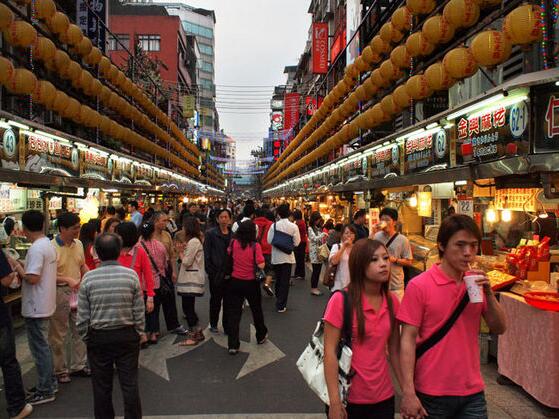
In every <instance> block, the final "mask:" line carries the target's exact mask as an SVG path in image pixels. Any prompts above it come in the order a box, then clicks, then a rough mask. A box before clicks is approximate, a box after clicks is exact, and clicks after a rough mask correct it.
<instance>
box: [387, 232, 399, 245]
mask: <svg viewBox="0 0 559 419" xmlns="http://www.w3.org/2000/svg"><path fill="white" fill-rule="evenodd" d="M398 234H400V233H398V232H396V234H394V235H393V236H392V237H390V239H389V240H388V241H387V242H386V244H385V246H386V248H387V249H388V248H389V247H390V245H391V244H392V242H393V241H394V240H395V239H396V237H398Z"/></svg>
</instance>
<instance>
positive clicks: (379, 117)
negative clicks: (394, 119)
mask: <svg viewBox="0 0 559 419" xmlns="http://www.w3.org/2000/svg"><path fill="white" fill-rule="evenodd" d="M371 116H372V117H373V119H374V120H375V121H376V122H378V123H381V122H387V121H390V119H391V117H390V115H388V114H387V113H386V112H385V111H384V109H382V106H381V104H380V103H377V104H376V105H375V106H373V107H372V108H371Z"/></svg>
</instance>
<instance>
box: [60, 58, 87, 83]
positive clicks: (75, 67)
mask: <svg viewBox="0 0 559 419" xmlns="http://www.w3.org/2000/svg"><path fill="white" fill-rule="evenodd" d="M81 71H82V68H81V66H80V65H79V64H78V63H77V62H75V61H70V64H68V67H66V70H65V71H63V72H61V73H60V77H62V78H63V79H66V80H76V79H77V78H78V77H79V76H80V74H81Z"/></svg>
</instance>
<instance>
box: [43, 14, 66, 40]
mask: <svg viewBox="0 0 559 419" xmlns="http://www.w3.org/2000/svg"><path fill="white" fill-rule="evenodd" d="M47 26H48V27H49V29H50V30H51V32H54V33H55V34H58V35H61V34H66V31H67V30H68V26H70V21H69V20H68V16H66V15H65V14H64V13H62V12H56V13H55V14H54V15H52V17H51V18H50V19H49V20H47Z"/></svg>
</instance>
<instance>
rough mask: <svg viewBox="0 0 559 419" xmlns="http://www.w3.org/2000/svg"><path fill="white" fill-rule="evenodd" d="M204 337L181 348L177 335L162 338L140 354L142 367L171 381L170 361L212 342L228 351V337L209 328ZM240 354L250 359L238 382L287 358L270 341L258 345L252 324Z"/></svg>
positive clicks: (245, 364) (240, 373)
mask: <svg viewBox="0 0 559 419" xmlns="http://www.w3.org/2000/svg"><path fill="white" fill-rule="evenodd" d="M204 336H205V337H206V339H205V340H204V341H203V342H200V343H199V344H198V345H196V346H180V345H179V344H178V343H175V340H176V336H175V335H167V336H165V337H163V338H161V339H160V340H159V343H158V344H157V345H156V346H150V347H149V348H148V349H145V350H143V351H141V352H140V365H141V366H142V367H144V368H146V369H148V370H150V371H152V372H153V373H155V374H157V375H159V376H160V377H161V378H163V379H165V380H167V381H170V377H169V370H168V369H167V360H168V359H172V358H176V357H177V356H180V355H183V354H185V353H187V352H190V351H192V350H193V349H196V348H199V347H200V346H202V345H204V344H206V343H208V342H209V341H210V340H213V341H214V342H215V343H217V344H218V345H219V346H221V347H222V348H225V349H227V336H225V335H222V334H219V335H218V334H213V333H210V332H209V330H208V329H207V328H206V330H204ZM239 352H244V353H248V358H247V360H246V361H245V363H244V365H243V367H242V368H241V371H239V373H238V374H237V377H236V378H235V379H236V380H238V379H240V378H242V377H244V376H246V375H248V374H250V373H252V372H254V371H256V370H258V369H260V368H262V367H265V366H266V365H268V364H271V363H273V362H276V361H277V360H279V359H281V358H283V357H285V354H284V353H283V352H282V351H281V350H280V349H279V348H278V347H277V346H276V345H274V344H273V343H272V342H271V341H270V340H268V341H267V342H266V343H264V344H262V345H257V344H256V330H255V329H254V326H253V325H252V324H251V325H250V342H243V341H241V346H240V348H239Z"/></svg>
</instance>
